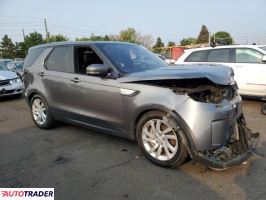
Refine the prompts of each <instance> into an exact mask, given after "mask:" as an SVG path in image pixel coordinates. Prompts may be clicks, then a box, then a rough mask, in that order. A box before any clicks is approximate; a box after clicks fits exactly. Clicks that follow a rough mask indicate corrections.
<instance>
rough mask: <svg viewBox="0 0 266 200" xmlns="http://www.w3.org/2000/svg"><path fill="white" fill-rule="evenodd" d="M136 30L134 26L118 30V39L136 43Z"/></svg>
mask: <svg viewBox="0 0 266 200" xmlns="http://www.w3.org/2000/svg"><path fill="white" fill-rule="evenodd" d="M137 37H138V35H137V32H136V30H135V29H134V28H130V27H129V28H127V29H125V30H122V31H120V33H119V40H120V41H125V42H131V43H136V42H137Z"/></svg>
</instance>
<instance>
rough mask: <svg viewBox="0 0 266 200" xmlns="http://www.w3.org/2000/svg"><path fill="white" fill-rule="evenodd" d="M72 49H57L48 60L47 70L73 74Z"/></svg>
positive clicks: (66, 47)
mask: <svg viewBox="0 0 266 200" xmlns="http://www.w3.org/2000/svg"><path fill="white" fill-rule="evenodd" d="M71 55H72V48H71V47H68V46H64V47H55V48H54V49H53V51H52V53H51V54H50V55H49V57H48V58H47V60H46V68H47V69H48V70H51V71H58V72H67V73H70V72H72V70H71V62H72V61H71Z"/></svg>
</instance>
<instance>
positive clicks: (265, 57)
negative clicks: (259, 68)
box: [262, 55, 266, 63]
mask: <svg viewBox="0 0 266 200" xmlns="http://www.w3.org/2000/svg"><path fill="white" fill-rule="evenodd" d="M262 62H264V63H266V55H264V56H262Z"/></svg>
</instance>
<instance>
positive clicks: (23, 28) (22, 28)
mask: <svg viewBox="0 0 266 200" xmlns="http://www.w3.org/2000/svg"><path fill="white" fill-rule="evenodd" d="M22 34H23V38H24V42H25V32H24V28H22Z"/></svg>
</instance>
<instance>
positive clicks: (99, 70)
mask: <svg viewBox="0 0 266 200" xmlns="http://www.w3.org/2000/svg"><path fill="white" fill-rule="evenodd" d="M86 74H88V75H92V76H101V77H104V76H106V75H107V74H108V68H107V67H106V66H105V65H104V64H91V65H89V66H88V67H87V68H86Z"/></svg>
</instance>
